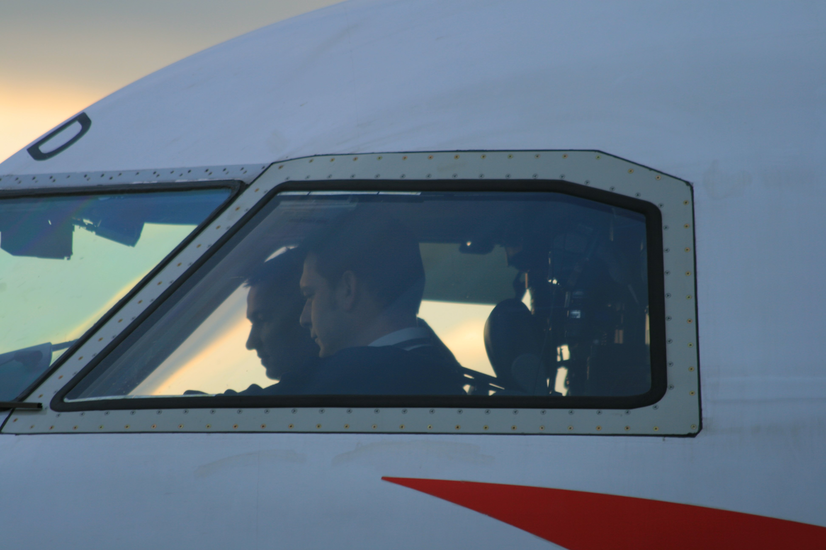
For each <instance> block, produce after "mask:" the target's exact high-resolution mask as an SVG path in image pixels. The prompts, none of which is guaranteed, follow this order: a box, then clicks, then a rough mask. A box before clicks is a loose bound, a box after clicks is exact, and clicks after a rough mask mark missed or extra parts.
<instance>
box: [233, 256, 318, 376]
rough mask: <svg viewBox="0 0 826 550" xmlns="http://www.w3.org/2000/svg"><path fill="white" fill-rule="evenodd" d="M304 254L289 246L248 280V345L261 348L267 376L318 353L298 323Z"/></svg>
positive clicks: (279, 373)
mask: <svg viewBox="0 0 826 550" xmlns="http://www.w3.org/2000/svg"><path fill="white" fill-rule="evenodd" d="M303 261H304V255H303V254H302V253H301V252H300V251H299V250H298V249H292V250H287V251H285V252H283V253H281V254H279V255H278V256H276V257H274V258H272V259H270V260H268V261H267V262H265V263H264V264H262V265H261V266H260V267H259V268H258V269H257V270H256V271H255V273H253V275H252V276H251V277H250V278H249V279H248V280H247V283H246V284H247V286H248V287H249V293H248V294H247V318H248V319H249V320H250V322H251V323H252V328H251V329H250V335H249V338H248V339H247V349H250V350H255V351H256V352H258V357H259V358H260V359H261V364H262V365H264V368H266V369H267V377H269V378H272V379H273V380H280V379H281V377H282V376H283V375H284V373H286V372H290V371H293V370H296V369H300V368H301V367H302V366H304V365H306V364H307V363H308V362H309V361H312V360H314V358H315V357H318V346H316V345H315V343H314V342H313V340H312V338H310V332H309V331H308V330H307V329H305V328H303V327H302V326H301V325H300V324H299V323H298V318H299V316H300V315H301V308H302V307H304V298H303V297H302V295H301V292H300V290H299V286H298V282H299V279H300V278H301V270H302V265H303Z"/></svg>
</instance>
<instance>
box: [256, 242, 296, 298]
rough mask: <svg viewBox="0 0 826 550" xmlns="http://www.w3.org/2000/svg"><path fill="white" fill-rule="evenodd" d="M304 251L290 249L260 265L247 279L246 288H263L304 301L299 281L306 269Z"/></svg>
mask: <svg viewBox="0 0 826 550" xmlns="http://www.w3.org/2000/svg"><path fill="white" fill-rule="evenodd" d="M304 256H305V254H304V251H303V250H302V249H300V248H289V249H287V250H285V251H284V252H281V253H280V254H278V255H277V256H274V257H273V258H270V259H269V260H267V261H266V262H264V263H263V264H260V265H259V266H258V267H257V268H256V269H255V270H254V271H253V272H252V274H251V275H250V276H249V277H248V278H247V281H246V283H245V284H244V286H247V287H251V286H262V287H266V288H267V289H268V290H269V291H275V292H278V293H279V294H282V293H283V296H285V297H287V298H295V299H296V300H302V302H303V298H302V296H301V289H300V287H299V280H300V279H301V271H302V270H303V269H304Z"/></svg>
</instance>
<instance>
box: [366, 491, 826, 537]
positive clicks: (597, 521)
mask: <svg viewBox="0 0 826 550" xmlns="http://www.w3.org/2000/svg"><path fill="white" fill-rule="evenodd" d="M382 479H384V480H385V481H389V482H391V483H395V484H397V485H402V486H404V487H409V488H411V489H415V490H417V491H421V492H423V493H427V494H429V495H433V496H435V497H439V498H441V499H444V500H447V501H449V502H452V503H454V504H458V505H460V506H464V507H466V508H470V509H471V510H475V511H476V512H480V513H482V514H485V515H488V516H490V517H492V518H496V519H498V520H499V521H503V522H505V523H508V524H510V525H513V526H514V527H518V528H520V529H523V530H525V531H528V532H529V533H533V534H534V535H536V536H538V537H541V538H543V539H545V540H549V541H551V542H553V543H555V544H558V545H560V546H563V547H565V548H567V549H569V550H596V549H600V550H602V549H607V548H633V549H635V550H649V549H651V550H654V549H660V548H669V549H675V550H682V549H686V550H688V549H692V550H694V549H697V548H703V549H710V550H713V549H721V550H733V549H734V548H750V549H764V548H765V549H769V548H772V549H775V548H794V549H795V550H802V549H809V548H811V549H819V550H823V549H824V548H826V528H824V527H818V526H816V525H809V524H807V523H798V522H795V521H787V520H781V519H777V518H770V517H764V516H755V515H751V514H742V513H739V512H730V511H727V510H717V509H714V508H704V507H702V506H692V505H689V504H677V503H673V502H663V501H658V500H647V499H643V498H634V497H623V496H616V495H605V494H600V493H586V492H581V491H568V490H563V489H547V488H543V487H525V486H521V485H499V484H495V483H477V482H470V481H447V480H440V479H411V478H397V477H383V478H382Z"/></svg>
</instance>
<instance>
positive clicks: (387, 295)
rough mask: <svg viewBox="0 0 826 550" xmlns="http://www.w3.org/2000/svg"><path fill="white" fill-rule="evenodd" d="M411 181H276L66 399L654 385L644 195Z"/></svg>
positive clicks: (547, 397)
mask: <svg viewBox="0 0 826 550" xmlns="http://www.w3.org/2000/svg"><path fill="white" fill-rule="evenodd" d="M406 185H407V189H409V190H408V191H405V192H403V193H399V192H393V191H392V190H391V189H389V188H388V189H384V188H379V187H377V185H376V184H375V183H372V182H358V181H354V182H346V183H341V184H331V183H329V182H325V184H317V185H315V186H313V184H312V183H310V184H306V185H304V186H303V187H302V190H301V191H298V190H292V191H291V190H289V189H288V188H287V189H284V188H282V189H281V192H279V193H277V194H275V193H274V194H273V196H272V197H271V198H270V199H269V201H268V202H267V203H266V204H265V205H264V206H263V207H262V208H261V209H260V210H259V211H258V212H257V213H256V214H255V215H254V216H253V218H252V219H251V220H250V221H249V222H248V223H247V224H246V225H245V226H244V227H243V228H241V229H240V230H239V231H238V232H237V233H236V234H235V235H234V236H232V237H231V238H230V240H229V241H228V242H227V244H226V245H225V246H223V247H222V248H221V249H220V250H219V251H218V252H217V253H215V254H214V255H212V256H211V257H210V258H209V259H208V260H207V261H206V262H205V263H204V264H203V265H202V267H201V268H200V269H199V270H198V272H197V273H196V274H195V275H194V276H192V277H190V278H189V279H187V280H186V281H185V282H184V283H183V285H182V286H181V288H180V289H179V291H178V292H177V293H176V294H175V295H174V297H173V298H171V299H169V300H167V301H166V302H164V303H163V304H161V305H160V306H159V307H157V308H156V309H155V310H154V312H152V313H151V314H150V315H149V316H148V317H147V318H146V320H145V321H144V322H143V323H141V324H140V325H139V326H138V327H137V328H136V329H135V330H133V331H132V332H131V333H130V334H129V335H128V336H126V337H125V338H124V339H123V341H122V342H121V343H120V344H119V345H118V346H117V347H116V348H115V349H114V350H113V351H112V352H111V353H109V354H108V355H107V356H106V357H104V358H102V360H101V361H99V362H97V363H96V364H94V365H93V367H92V368H90V370H89V371H88V372H87V374H86V376H84V377H83V378H82V379H81V380H80V381H79V382H78V383H76V385H74V387H72V388H71V389H70V390H69V391H68V393H67V394H66V396H65V402H66V403H67V404H75V405H78V406H82V404H83V403H84V402H89V401H90V400H93V401H99V400H101V399H104V400H105V399H119V398H134V397H141V398H144V399H143V401H148V400H151V401H152V403H153V406H155V405H157V403H158V401H157V399H160V400H170V399H173V400H181V399H183V400H185V402H186V403H187V404H186V406H187V407H200V406H211V405H209V404H210V403H215V402H216V401H215V399H216V398H217V399H225V398H229V397H232V398H234V399H238V398H241V399H247V400H249V402H250V403H257V404H266V403H270V404H282V405H288V404H289V403H304V404H309V403H314V404H315V403H317V404H324V403H337V404H345V403H348V402H355V401H353V400H354V399H355V400H356V401H358V402H359V403H373V402H375V403H379V402H382V403H398V404H399V405H404V404H407V403H410V404H416V403H425V402H428V403H445V404H454V405H455V404H462V403H464V404H465V405H466V406H476V407H502V406H515V405H518V406H526V407H543V408H545V407H547V408H561V407H574V406H590V407H596V406H599V407H605V408H612V407H613V408H628V407H633V406H641V405H645V404H648V403H652V402H654V401H656V400H657V399H658V398H659V397H660V396H661V395H662V393H663V391H664V384H665V375H664V370H665V358H664V351H663V346H662V339H663V335H662V332H661V330H659V326H660V323H661V321H662V305H661V295H662V289H661V286H657V283H656V281H655V283H654V284H652V283H651V282H650V280H651V277H650V273H651V270H652V266H661V265H662V258H661V250H662V247H661V245H659V244H658V243H659V242H660V241H658V239H659V237H660V236H659V228H660V223H661V222H660V221H659V217H658V215H659V212H658V210H657V209H656V208H655V207H653V206H652V205H650V203H645V202H643V201H640V200H634V199H631V198H628V197H619V198H618V197H617V196H611V194H609V193H602V194H600V193H598V192H593V191H592V190H589V191H588V192H587V193H583V192H581V191H580V190H578V189H576V188H575V186H572V185H570V184H566V183H564V182H556V183H554V184H548V185H545V186H544V187H542V186H537V185H536V184H535V183H533V182H531V184H530V185H527V184H526V185H520V183H519V182H517V181H509V182H504V181H503V182H500V184H496V183H494V182H488V185H487V187H486V190H479V189H478V188H477V189H473V188H472V187H471V186H467V188H466V189H462V188H461V186H457V185H455V184H454V185H453V186H452V190H450V191H444V190H439V188H438V186H436V185H433V182H428V185H427V186H425V185H420V186H418V187H420V189H417V185H416V184H415V183H408V184H406ZM307 189H312V191H308V190H307ZM652 316H653V317H656V319H655V320H654V321H652ZM652 327H653V328H652ZM652 342H653V344H652ZM152 398H156V399H152ZM348 400H349V401H348ZM371 400H372V401H371ZM133 403H134V402H133ZM176 403H177V401H176ZM147 404H149V403H147ZM130 406H131V405H130Z"/></svg>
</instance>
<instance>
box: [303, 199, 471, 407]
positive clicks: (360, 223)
mask: <svg viewBox="0 0 826 550" xmlns="http://www.w3.org/2000/svg"><path fill="white" fill-rule="evenodd" d="M424 285H425V273H424V266H423V264H422V258H421V254H420V252H419V245H418V242H417V241H416V239H415V238H414V237H413V235H412V234H411V233H410V232H409V231H408V230H407V229H406V228H405V227H403V226H402V225H401V224H400V223H398V222H395V221H392V220H388V219H384V218H382V217H381V216H376V215H370V213H369V212H363V211H359V210H357V211H355V212H354V213H352V214H351V215H349V216H346V217H345V218H344V219H343V220H341V221H339V222H338V223H336V224H334V226H333V227H331V228H330V229H329V230H328V231H325V232H324V233H323V234H321V235H317V236H315V238H313V239H311V240H310V242H309V243H307V256H306V259H305V260H304V270H303V273H302V275H301V291H302V293H303V295H304V297H305V298H306V302H305V305H304V309H303V311H302V313H301V324H302V325H303V326H304V327H307V328H309V329H310V332H311V336H312V338H313V339H314V340H315V341H316V343H318V346H319V355H320V357H322V358H323V359H322V362H321V364H320V365H319V370H318V371H317V373H316V376H315V380H314V381H313V382H312V383H311V384H310V385H309V386H308V387H307V388H306V390H305V392H306V393H313V394H360V395H376V394H379V395H445V394H448V395H450V394H457V395H458V394H462V393H464V392H463V391H462V377H461V376H460V375H459V365H458V363H457V362H456V360H455V359H454V358H453V356H452V354H451V353H450V352H449V351H448V350H447V348H445V347H444V345H443V344H442V343H441V342H440V341H438V339H437V338H436V335H435V334H434V333H433V331H432V330H430V328H429V327H427V325H425V324H424V323H423V322H422V321H420V320H418V319H417V317H416V316H417V314H418V310H419V305H420V304H421V300H422V295H423V293H424Z"/></svg>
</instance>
